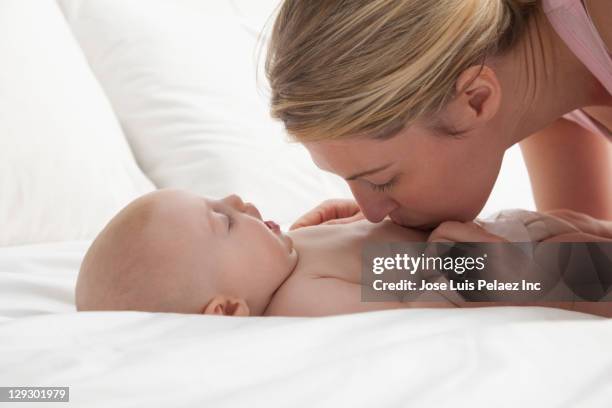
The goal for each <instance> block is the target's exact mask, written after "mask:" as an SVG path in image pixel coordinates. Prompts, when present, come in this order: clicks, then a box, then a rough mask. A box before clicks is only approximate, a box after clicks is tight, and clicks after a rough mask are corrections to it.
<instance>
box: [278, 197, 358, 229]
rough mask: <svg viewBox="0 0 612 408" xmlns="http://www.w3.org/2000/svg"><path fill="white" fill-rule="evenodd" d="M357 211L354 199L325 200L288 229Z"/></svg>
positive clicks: (334, 218) (327, 220) (330, 219)
mask: <svg viewBox="0 0 612 408" xmlns="http://www.w3.org/2000/svg"><path fill="white" fill-rule="evenodd" d="M359 213H360V209H359V206H358V205H357V203H356V202H355V201H354V200H350V199H333V200H326V201H323V202H322V203H321V204H319V205H318V206H317V207H315V208H313V209H312V210H310V211H308V212H307V213H306V214H304V215H303V216H301V217H300V218H298V219H297V221H296V222H294V223H293V225H292V226H291V227H290V228H289V229H290V230H294V229H297V228H303V227H310V226H313V225H319V224H323V223H326V222H329V221H332V220H341V219H344V218H351V217H353V216H355V215H358V214H359Z"/></svg>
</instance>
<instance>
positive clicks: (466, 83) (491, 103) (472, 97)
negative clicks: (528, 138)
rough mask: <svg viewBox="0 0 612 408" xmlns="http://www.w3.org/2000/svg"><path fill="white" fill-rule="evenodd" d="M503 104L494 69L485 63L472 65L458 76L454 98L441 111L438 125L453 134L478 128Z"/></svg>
mask: <svg viewBox="0 0 612 408" xmlns="http://www.w3.org/2000/svg"><path fill="white" fill-rule="evenodd" d="M500 104H501V86H500V84H499V81H498V79H497V75H495V72H494V71H493V70H492V69H491V68H489V67H488V66H486V65H483V66H480V65H478V66H472V67H470V68H468V69H466V70H465V71H463V72H462V73H461V75H459V78H457V82H456V83H455V98H454V99H453V100H452V101H451V102H449V103H448V105H447V106H446V109H444V111H443V112H442V114H441V118H440V119H441V121H439V122H438V123H439V124H438V126H437V127H439V128H442V129H445V130H446V129H448V131H449V133H451V134H461V133H465V132H468V131H470V130H473V129H476V128H479V127H481V126H483V125H484V124H485V123H487V122H488V121H489V120H491V119H492V118H493V117H494V116H495V114H496V113H497V111H498V110H499V107H500ZM440 122H441V123H440Z"/></svg>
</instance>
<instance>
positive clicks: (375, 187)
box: [370, 177, 397, 193]
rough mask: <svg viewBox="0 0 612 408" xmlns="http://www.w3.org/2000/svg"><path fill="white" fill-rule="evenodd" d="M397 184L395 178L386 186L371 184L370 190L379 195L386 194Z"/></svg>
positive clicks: (385, 184)
mask: <svg viewBox="0 0 612 408" xmlns="http://www.w3.org/2000/svg"><path fill="white" fill-rule="evenodd" d="M396 183H397V177H393V178H392V179H391V180H389V181H388V182H386V183H384V184H374V183H370V188H372V190H374V191H376V192H378V193H386V192H388V191H389V190H391V189H392V188H393V186H394V185H395V184H396Z"/></svg>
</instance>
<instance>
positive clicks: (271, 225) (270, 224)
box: [264, 221, 281, 234]
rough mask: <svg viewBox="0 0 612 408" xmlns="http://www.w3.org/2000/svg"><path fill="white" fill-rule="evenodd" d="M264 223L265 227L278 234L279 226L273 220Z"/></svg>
mask: <svg viewBox="0 0 612 408" xmlns="http://www.w3.org/2000/svg"><path fill="white" fill-rule="evenodd" d="M264 224H266V227H268V228H269V229H270V230H272V231H273V232H274V233H275V234H280V232H281V231H280V227H279V225H278V224H277V223H275V222H274V221H264Z"/></svg>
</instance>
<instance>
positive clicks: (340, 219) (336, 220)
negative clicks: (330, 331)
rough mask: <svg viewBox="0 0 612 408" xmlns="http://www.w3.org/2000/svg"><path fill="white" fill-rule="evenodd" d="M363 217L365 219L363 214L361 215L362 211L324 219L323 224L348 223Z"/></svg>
mask: <svg viewBox="0 0 612 408" xmlns="http://www.w3.org/2000/svg"><path fill="white" fill-rule="evenodd" d="M364 219H365V215H363V213H362V212H359V213H357V214H355V215H353V216H352V217H346V218H336V219H334V220H329V221H326V222H324V223H323V224H325V225H336V224H350V223H351V222H355V221H360V220H364Z"/></svg>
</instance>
